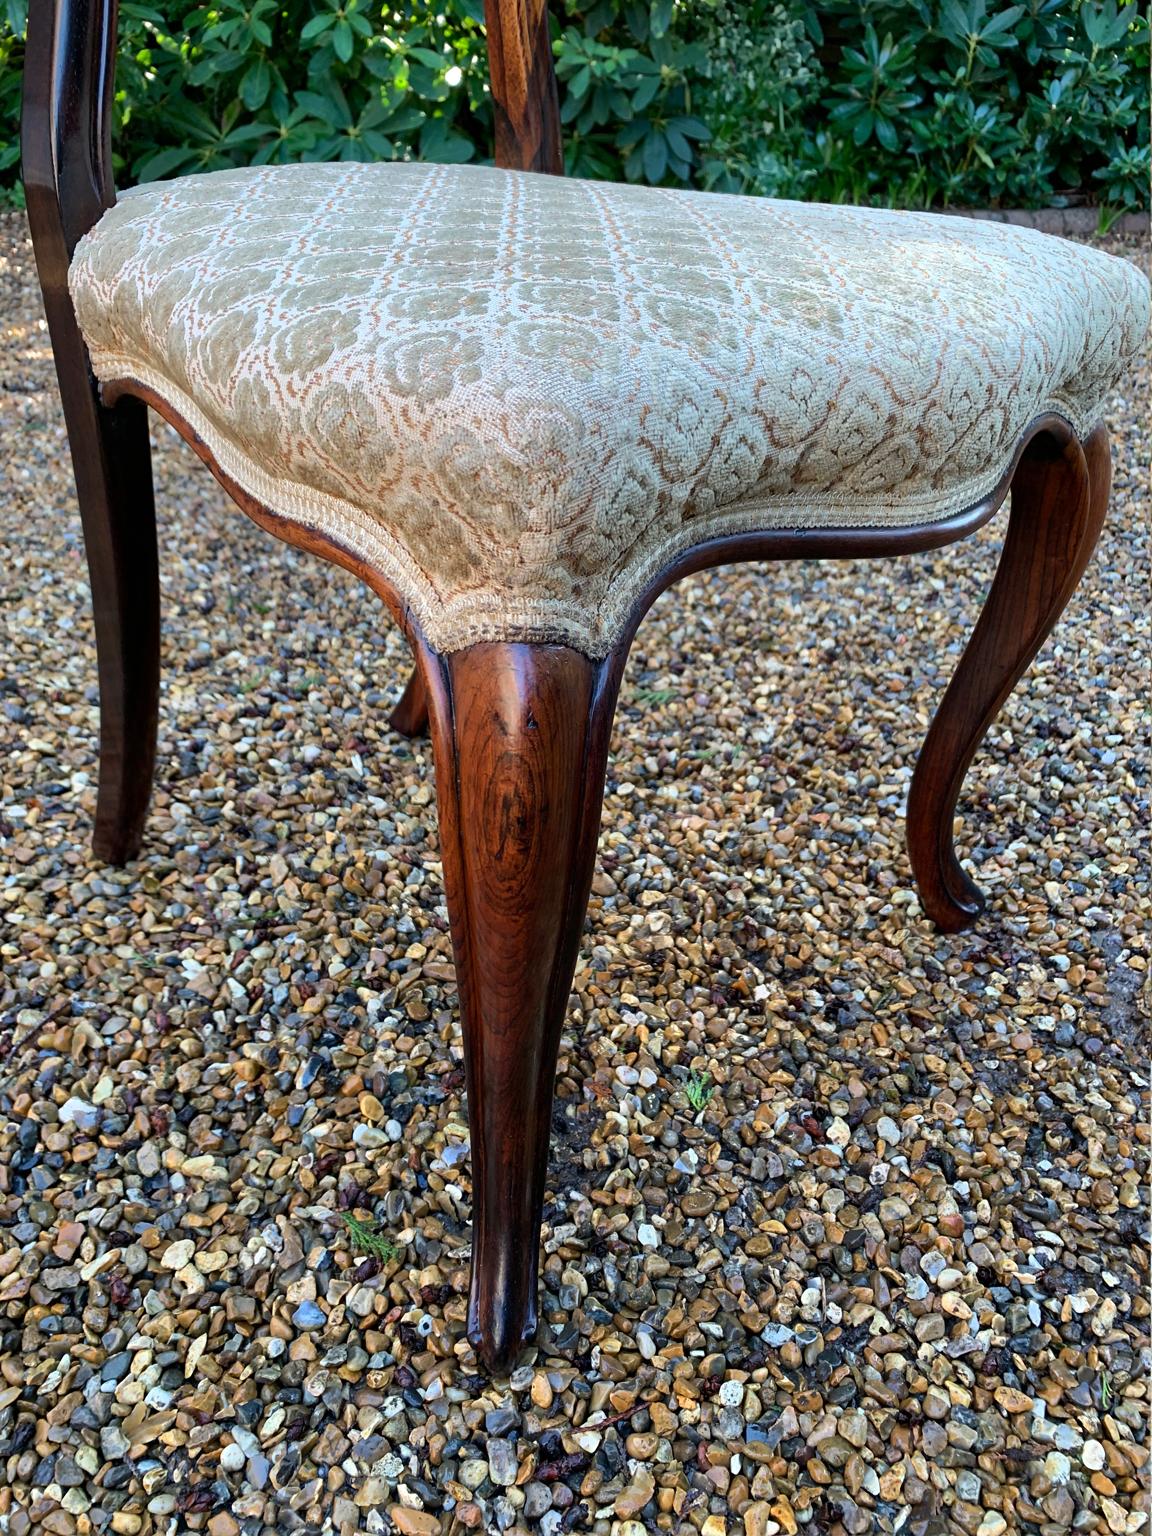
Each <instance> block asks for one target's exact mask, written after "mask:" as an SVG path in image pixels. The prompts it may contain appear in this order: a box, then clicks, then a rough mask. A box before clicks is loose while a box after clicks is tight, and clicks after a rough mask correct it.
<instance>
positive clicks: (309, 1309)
mask: <svg viewBox="0 0 1152 1536" xmlns="http://www.w3.org/2000/svg"><path fill="white" fill-rule="evenodd" d="M327 1321H328V1317H327V1314H326V1313H325V1312H324V1310H323V1308H321V1307H318V1306H317V1305H316V1303H315V1302H314V1301H302V1302H301V1303H300V1305H299V1306H298V1307H297V1308H296V1310H295V1312H293V1314H292V1322H293V1325H294V1326H295V1327H297V1328H323V1327H324V1325H325V1324H326V1323H327Z"/></svg>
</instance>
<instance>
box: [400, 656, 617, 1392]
mask: <svg viewBox="0 0 1152 1536" xmlns="http://www.w3.org/2000/svg"><path fill="white" fill-rule="evenodd" d="M421 665H422V667H423V669H424V673H425V683H426V685H427V689H428V700H429V705H430V707H431V715H432V740H433V747H434V751H435V757H436V773H437V794H438V803H439V808H440V843H441V855H442V858H443V862H444V885H445V891H446V894H447V898H448V912H449V917H450V920H451V924H452V942H453V946H454V949H455V954H456V975H457V982H458V985H459V989H460V1005H461V1012H462V1017H463V1026H464V1049H465V1067H466V1079H467V1087H468V1119H469V1124H470V1127H471V1140H472V1177H473V1216H472V1221H473V1241H472V1294H471V1299H470V1303H469V1311H468V1336H469V1338H470V1339H471V1341H472V1343H473V1344H474V1345H475V1347H476V1349H477V1351H478V1352H479V1354H480V1356H481V1358H482V1359H483V1360H484V1362H485V1363H486V1365H487V1366H488V1367H489V1368H490V1369H492V1370H494V1371H504V1370H507V1369H509V1368H510V1367H511V1366H512V1364H513V1363H514V1362H515V1359H516V1356H517V1353H518V1352H519V1350H520V1347H521V1345H522V1343H523V1342H524V1341H525V1340H528V1339H531V1338H532V1337H533V1335H534V1334H535V1331H536V1277H537V1268H538V1258H539V1243H540V1217H541V1208H542V1205H543V1199H544V1182H545V1174H546V1170H547V1160H548V1142H549V1130H550V1122H551V1106H552V1087H553V1078H554V1074H555V1069H556V1055H557V1050H558V1047H559V1041H560V1032H561V1028H562V1026H563V1022H564V1016H565V1013H566V1011H567V1006H568V997H569V993H570V990H571V985H572V972H573V970H574V968H575V963H576V954H577V949H578V945H579V940H580V932H581V926H582V924H583V920H584V912H585V907H586V905H587V901H588V890H589V886H590V884H591V880H592V868H593V862H594V859H595V853H596V837H597V832H598V829H599V821H600V806H601V801H602V798H603V790H604V774H605V767H606V760H607V748H608V736H609V730H610V725H611V715H612V706H613V703H614V695H615V681H614V675H613V676H611V677H610V672H611V669H610V668H608V667H607V666H606V665H600V664H597V663H595V662H591V661H589V660H587V658H586V657H584V656H582V655H580V654H579V653H578V652H577V651H574V650H570V649H568V648H567V647H564V646H544V645H520V644H484V645H475V646H472V647H470V648H469V649H468V650H465V651H459V652H456V653H455V654H453V655H450V656H445V657H431V656H427V655H425V656H423V657H422V658H421Z"/></svg>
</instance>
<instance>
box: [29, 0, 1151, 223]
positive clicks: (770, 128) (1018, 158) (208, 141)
mask: <svg viewBox="0 0 1152 1536" xmlns="http://www.w3.org/2000/svg"><path fill="white" fill-rule="evenodd" d="M26 8H27V0H0V18H2V19H0V197H3V196H7V197H8V198H15V199H18V198H19V181H18V177H19V151H18V143H17V123H18V116H19V94H20V71H21V65H22V58H23V35H24V30H25V24H26ZM482 10H483V8H482V0H440V3H438V4H424V3H419V0H418V3H414V4H410V5H407V6H403V7H392V6H389V5H384V6H383V7H381V5H380V4H379V0H217V3H215V4H213V5H208V6H199V7H197V8H195V9H192V10H188V9H186V8H185V5H184V4H177V3H175V0H158V4H154V5H149V4H137V3H133V0H124V3H123V4H122V5H121V43H120V60H119V67H118V75H117V97H116V140H115V143H116V152H117V157H118V158H117V168H118V177H119V180H120V181H121V182H122V183H127V182H129V181H132V180H146V179H152V178H156V177H161V176H174V175H181V174H184V173H185V172H189V171H199V170H210V169H216V168H219V167H224V166H234V165H246V164H251V163H258V164H267V163H269V162H278V161H285V160H300V159H305V160H331V159H391V158H396V157H412V156H418V157H420V158H422V159H428V160H456V161H463V160H473V159H483V158H485V157H486V155H487V154H488V150H489V145H490V143H491V111H490V105H489V100H488V96H487V65H486V61H485V57H484V46H483V43H484V40H483V25H482ZM552 10H553V17H554V27H553V30H554V37H555V49H556V63H557V72H558V75H559V78H560V91H561V104H562V111H563V117H564V122H565V126H566V133H567V142H568V162H569V171H570V172H572V173H574V174H578V175H585V176H596V177H612V178H619V179H629V180H640V181H647V182H653V183H660V184H665V185H678V184H684V183H687V184H689V185H692V186H700V187H707V188H713V189H719V190H723V191H747V192H756V193H762V194H767V195H771V196H779V197H798V198H804V199H815V200H822V201H853V202H887V203H897V204H903V205H906V206H916V207H932V206H940V205H953V206H990V205H997V204H998V205H1002V206H1018V207H1019V206H1044V205H1050V204H1056V205H1061V204H1067V203H1069V202H1073V201H1075V202H1090V203H1094V204H1099V205H1100V206H1101V208H1102V210H1103V218H1104V219H1105V220H1106V219H1107V218H1108V217H1109V216H1110V214H1111V212H1113V211H1115V212H1118V211H1120V210H1123V209H1129V208H1143V207H1146V206H1147V202H1148V185H1149V148H1148V115H1149V88H1148V68H1149V48H1148V24H1147V21H1146V20H1145V19H1144V18H1143V17H1142V16H1141V15H1140V13H1139V11H1138V8H1137V7H1136V5H1129V6H1126V7H1123V8H1120V7H1118V5H1117V0H1026V3H1024V4H1017V5H1008V6H1003V5H1001V4H1000V3H999V0H991V4H989V0H829V3H826V4H823V5H821V6H819V7H810V6H807V5H804V4H801V3H799V0H773V3H767V0H644V3H625V0H599V3H593V4H586V3H582V0H559V3H555V4H554V5H553V7H552Z"/></svg>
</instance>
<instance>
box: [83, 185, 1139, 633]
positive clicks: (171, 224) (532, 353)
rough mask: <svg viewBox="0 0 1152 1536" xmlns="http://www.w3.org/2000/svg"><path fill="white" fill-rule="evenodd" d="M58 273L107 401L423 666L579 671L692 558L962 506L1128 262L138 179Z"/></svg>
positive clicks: (1075, 353) (1076, 390)
mask: <svg viewBox="0 0 1152 1536" xmlns="http://www.w3.org/2000/svg"><path fill="white" fill-rule="evenodd" d="M69 283H70V287H71V291H72V297H73V301H74V303H75V308H76V314H77V317H78V319H79V322H80V326H81V330H82V332H83V335H84V338H85V341H86V342H87V345H88V347H89V349H90V353H91V357H92V364H93V367H94V369H95V371H96V374H97V376H98V377H99V378H100V379H102V380H105V381H107V380H113V379H131V380H133V381H134V382H135V383H137V384H140V385H143V386H145V387H146V388H147V389H149V390H151V391H152V392H154V394H155V395H156V396H158V397H159V398H160V399H161V400H163V401H164V402H166V403H167V404H168V405H169V406H170V407H171V408H172V409H173V410H174V411H175V412H176V413H177V414H179V415H180V416H181V417H182V418H183V419H184V420H185V421H186V422H187V423H188V424H189V425H190V426H191V427H193V428H194V429H195V430H196V432H197V433H198V434H199V435H200V436H201V437H202V438H203V439H204V441H205V442H206V444H207V445H208V447H209V448H210V449H211V451H212V454H213V456H214V457H215V459H216V460H217V462H218V464H219V465H220V467H221V468H222V469H223V470H224V471H225V473H226V474H227V475H228V476H230V477H231V478H232V479H233V480H234V481H235V482H237V483H238V484H239V486H240V487H241V488H242V489H243V490H244V491H246V492H248V493H249V494H250V495H251V496H253V497H255V498H256V499H257V500H258V501H259V502H261V503H262V504H263V505H265V506H266V507H268V508H270V509H271V510H272V511H274V512H277V513H280V514H282V515H283V516H285V517H287V518H289V519H291V520H292V521H293V522H296V523H300V524H304V525H307V526H309V527H311V528H314V529H317V530H319V531H320V532H322V533H324V534H326V535H328V536H329V537H330V538H333V539H334V540H336V542H338V543H339V544H341V545H342V546H344V547H345V548H347V549H350V550H351V551H352V552H353V553H354V554H356V555H358V556H360V557H362V558H363V559H365V560H367V561H368V563H369V564H370V565H371V567H372V568H373V569H376V570H378V571H380V572H382V573H383V574H384V575H386V576H387V577H388V579H389V580H390V581H391V582H392V583H393V584H394V585H395V587H396V588H397V590H398V591H399V592H400V593H401V594H402V595H403V596H404V598H405V599H406V600H407V601H408V603H409V604H410V605H411V608H412V610H413V612H414V613H415V616H416V618H417V619H418V621H419V623H420V625H421V627H422V629H423V631H424V633H425V635H426V636H427V638H428V640H429V641H430V642H431V644H433V645H434V646H435V647H437V648H438V649H440V650H442V651H448V650H454V649H459V648H461V647H464V646H466V645H468V644H471V643H473V642H475V641H478V640H489V639H507V638H523V639H532V640H558V641H563V642H566V643H568V644H570V645H573V646H575V647H577V648H578V649H580V650H582V651H583V652H584V653H585V654H587V655H591V656H602V655H604V654H605V653H606V652H607V651H608V650H609V649H610V648H611V646H612V645H613V643H614V642H615V640H616V639H617V638H618V634H619V631H620V629H621V627H622V625H623V623H624V620H625V616H626V614H627V611H628V609H629V607H630V605H631V603H632V601H633V599H634V598H635V596H636V594H637V593H638V591H639V590H640V589H641V587H642V586H643V585H644V583H645V581H646V580H647V579H649V577H650V576H651V575H652V573H653V572H655V571H657V570H659V569H660V568H661V567H663V566H665V565H666V564H667V563H668V562H669V560H670V559H671V558H672V557H673V556H674V555H675V554H676V553H678V552H679V551H680V550H681V549H683V548H685V547H687V546H689V545H691V544H694V543H696V542H698V541H700V540H702V539H705V538H709V537H713V536H716V535H719V534H725V533H734V532H742V531H748V530H752V529H768V528H778V527H797V528H800V527H811V526H814V525H827V526H830V527H837V528H844V527H851V526H858V525H882V526H893V525H907V524H913V523H922V522H927V521H933V520H936V519H942V518H945V517H947V516H949V515H950V514H953V513H955V512H958V511H960V510H962V509H963V508H965V507H967V506H970V505H972V504H974V503H975V502H977V501H979V500H980V499H981V498H983V497H985V496H986V495H987V494H988V493H989V492H990V491H991V490H992V489H993V488H994V487H995V486H996V484H997V483H998V482H999V481H1000V480H1001V479H1002V477H1003V476H1004V474H1005V472H1006V471H1007V469H1008V468H1009V465H1010V462H1011V459H1012V456H1013V453H1014V451H1015V449H1016V447H1017V444H1018V442H1019V440H1020V437H1021V434H1022V432H1023V431H1024V429H1025V428H1026V427H1027V425H1028V424H1029V422H1030V421H1032V420H1033V419H1034V418H1035V417H1037V416H1039V415H1041V414H1042V413H1044V412H1049V411H1054V412H1057V413H1059V414H1061V415H1063V416H1064V417H1066V418H1067V419H1068V421H1069V422H1070V423H1071V424H1072V426H1073V427H1074V428H1075V430H1076V431H1077V432H1078V433H1080V434H1081V435H1085V434H1086V433H1087V432H1088V431H1089V430H1090V429H1091V427H1092V426H1093V424H1094V423H1095V422H1096V420H1097V419H1098V417H1099V413H1100V408H1101V403H1102V400H1103V398H1104V396H1105V395H1106V393H1107V391H1108V389H1109V388H1110V386H1111V385H1112V384H1113V383H1114V381H1115V380H1116V378H1117V377H1118V375H1119V373H1120V370H1121V368H1122V366H1123V364H1124V362H1125V359H1126V355H1127V354H1128V353H1129V352H1131V351H1132V350H1134V349H1135V348H1136V346H1137V345H1138V343H1139V342H1140V340H1141V338H1142V337H1143V334H1144V332H1145V330H1146V328H1147V325H1148V298H1147V285H1146V284H1145V282H1144V280H1143V278H1142V277H1141V276H1140V275H1139V274H1138V273H1137V272H1136V270H1135V269H1134V268H1132V267H1131V266H1129V264H1128V263H1126V262H1124V261H1122V260H1118V259H1115V258H1113V257H1109V256H1106V255H1103V254H1101V253H1100V252H1097V251H1094V250H1091V249H1088V248H1085V247H1081V246H1076V245H1073V244H1070V243H1068V242H1066V241H1063V240H1057V239H1052V238H1050V237H1045V236H1040V235H1037V234H1034V233H1032V232H1029V231H1026V230H1021V229H1016V228H1010V227H1006V226H1003V225H998V224H990V223H981V222H977V221H973V220H967V219H960V218H942V217H940V216H938V215H931V214H915V213H894V212H889V211H886V210H866V209H859V208H847V207H826V206H810V205H803V204H798V203H786V202H772V201H764V200H759V199H751V198H737V197H722V196H715V195H709V194H706V193H693V192H674V191H664V190H658V189H654V188H647V187H631V186H616V185H608V184H603V183H593V182H585V181H574V180H561V179H559V178H553V177H545V176H539V175H531V174H525V173H522V172H516V171H504V170H491V169H481V168H470V167H443V166H425V165H416V164H393V165H372V166H367V165H323V166H321V165H292V166H282V167H273V168H264V169H248V170H236V171H223V172H218V173H215V174H212V175H203V176H189V177H185V178H184V179H182V180H179V181H175V182H168V183H157V184H153V185H149V186H143V187H137V188H135V189H133V190H131V191H129V192H127V193H123V194H121V196H120V198H119V200H118V201H117V203H116V205H115V207H113V208H112V209H111V210H110V211H108V212H107V213H106V214H105V215H104V217H103V218H102V219H101V220H100V221H99V223H98V224H97V225H96V227H95V228H94V229H93V230H92V231H91V232H90V233H89V234H88V235H87V236H86V237H85V238H84V239H83V240H82V241H81V242H80V245H79V247H78V249H77V251H76V254H75V257H74V260H73V263H72V267H71V271H70V274H69Z"/></svg>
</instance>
